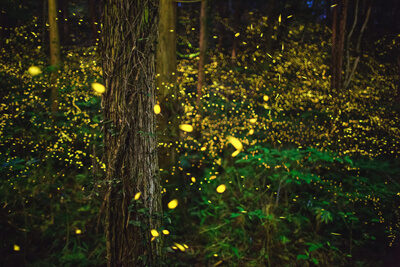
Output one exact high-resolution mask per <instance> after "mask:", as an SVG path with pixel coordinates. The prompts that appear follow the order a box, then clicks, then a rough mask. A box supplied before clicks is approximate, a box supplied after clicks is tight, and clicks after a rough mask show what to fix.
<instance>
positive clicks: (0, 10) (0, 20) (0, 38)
mask: <svg viewBox="0 0 400 267" xmlns="http://www.w3.org/2000/svg"><path fill="white" fill-rule="evenodd" d="M3 27H4V26H3V4H2V3H1V2H0V50H1V49H2V47H3V39H4V37H3V35H4V33H3Z"/></svg>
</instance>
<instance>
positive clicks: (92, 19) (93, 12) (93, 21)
mask: <svg viewBox="0 0 400 267" xmlns="http://www.w3.org/2000/svg"><path fill="white" fill-rule="evenodd" d="M89 13H90V25H91V26H92V38H93V43H94V44H95V43H98V42H99V33H98V30H97V15H96V8H95V3H94V0H89Z"/></svg>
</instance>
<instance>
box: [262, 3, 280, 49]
mask: <svg viewBox="0 0 400 267" xmlns="http://www.w3.org/2000/svg"><path fill="white" fill-rule="evenodd" d="M275 1H276V0H270V1H269V2H268V6H267V8H268V10H267V18H268V20H267V31H266V33H265V40H266V42H265V48H266V50H267V52H268V53H269V54H271V53H272V47H273V44H274V38H273V35H274V26H275V24H276V19H277V15H276V7H275Z"/></svg>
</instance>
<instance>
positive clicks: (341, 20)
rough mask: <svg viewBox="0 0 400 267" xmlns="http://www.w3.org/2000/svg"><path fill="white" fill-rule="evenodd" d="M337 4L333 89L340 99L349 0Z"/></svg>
mask: <svg viewBox="0 0 400 267" xmlns="http://www.w3.org/2000/svg"><path fill="white" fill-rule="evenodd" d="M336 4H337V5H336V6H335V7H333V8H334V10H333V25H332V75H331V89H332V93H333V95H334V97H338V98H339V99H340V90H341V88H342V69H343V50H344V40H345V33H346V20H347V4H348V0H338V1H337V2H336Z"/></svg>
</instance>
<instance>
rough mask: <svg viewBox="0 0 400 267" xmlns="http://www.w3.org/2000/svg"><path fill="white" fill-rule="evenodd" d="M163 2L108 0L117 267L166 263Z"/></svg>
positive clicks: (110, 192)
mask: <svg viewBox="0 0 400 267" xmlns="http://www.w3.org/2000/svg"><path fill="white" fill-rule="evenodd" d="M158 4H159V1H158V0H141V1H135V0H119V1H115V0H106V1H105V3H104V13H103V29H102V33H103V38H102V46H103V47H102V51H103V55H102V57H103V60H104V61H103V73H104V81H105V87H106V92H105V93H104V95H103V102H102V105H103V108H104V120H105V121H107V122H108V123H106V124H105V125H104V145H105V156H104V157H105V158H104V160H105V164H106V182H107V187H108V188H107V193H106V196H105V199H106V203H107V207H106V211H107V212H106V219H105V232H106V237H107V261H108V266H110V267H111V266H126V267H128V266H158V265H159V264H160V257H161V243H162V242H161V239H160V237H157V239H153V238H152V235H151V230H152V229H156V230H157V229H159V227H160V224H161V218H162V208H161V192H160V181H159V176H158V158H157V138H156V134H155V114H154V112H153V108H154V105H155V99H156V97H155V94H156V87H155V54H156V41H157V35H158ZM138 193H140V197H139V198H138ZM135 196H136V198H137V200H135ZM152 239H153V240H152Z"/></svg>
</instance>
